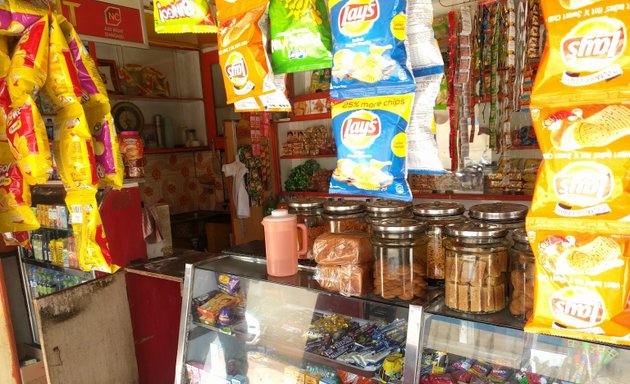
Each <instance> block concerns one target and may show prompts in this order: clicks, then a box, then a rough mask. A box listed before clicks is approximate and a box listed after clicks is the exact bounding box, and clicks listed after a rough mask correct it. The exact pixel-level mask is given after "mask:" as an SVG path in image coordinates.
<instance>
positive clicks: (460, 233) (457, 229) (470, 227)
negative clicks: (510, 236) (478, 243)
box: [446, 221, 508, 238]
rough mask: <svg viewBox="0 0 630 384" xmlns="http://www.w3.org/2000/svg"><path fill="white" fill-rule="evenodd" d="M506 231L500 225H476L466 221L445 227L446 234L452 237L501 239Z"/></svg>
mask: <svg viewBox="0 0 630 384" xmlns="http://www.w3.org/2000/svg"><path fill="white" fill-rule="evenodd" d="M507 233H508V230H507V229H505V228H504V227H503V226H501V225H497V224H486V223H476V222H472V221H467V222H465V223H457V224H449V225H447V226H446V234H447V235H448V236H453V237H486V238H488V237H493V238H501V237H505V235H507Z"/></svg>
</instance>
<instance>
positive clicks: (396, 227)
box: [372, 218, 427, 233]
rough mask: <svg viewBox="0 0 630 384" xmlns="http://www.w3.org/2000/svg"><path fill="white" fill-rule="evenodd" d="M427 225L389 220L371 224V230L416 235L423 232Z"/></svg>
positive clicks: (417, 221) (413, 220)
mask: <svg viewBox="0 0 630 384" xmlns="http://www.w3.org/2000/svg"><path fill="white" fill-rule="evenodd" d="M426 229H427V225H426V224H425V223H423V222H421V221H420V220H415V219H405V218H402V219H401V218H391V219H382V220H378V221H375V222H373V223H372V230H373V231H374V232H380V233H416V232H424V231H426Z"/></svg>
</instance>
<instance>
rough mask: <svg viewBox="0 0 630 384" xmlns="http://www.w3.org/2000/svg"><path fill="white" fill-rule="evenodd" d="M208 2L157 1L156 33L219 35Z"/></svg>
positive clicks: (155, 6) (155, 14)
mask: <svg viewBox="0 0 630 384" xmlns="http://www.w3.org/2000/svg"><path fill="white" fill-rule="evenodd" d="M212 13H213V9H212V4H211V2H210V1H208V0H155V1H154V2H153V19H154V25H155V32H156V33H217V30H218V29H217V23H216V22H215V20H214V16H213V15H212Z"/></svg>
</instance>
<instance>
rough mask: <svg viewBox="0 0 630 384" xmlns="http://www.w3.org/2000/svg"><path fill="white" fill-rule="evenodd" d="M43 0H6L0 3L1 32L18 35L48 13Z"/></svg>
mask: <svg viewBox="0 0 630 384" xmlns="http://www.w3.org/2000/svg"><path fill="white" fill-rule="evenodd" d="M48 10H49V8H48V2H47V1H43V0H6V1H2V2H1V3H0V34H2V35H13V36H17V35H20V34H22V33H23V32H24V30H25V29H27V28H28V27H30V26H31V25H32V24H33V23H35V22H37V21H38V20H39V19H40V18H41V17H42V16H45V15H46V14H48Z"/></svg>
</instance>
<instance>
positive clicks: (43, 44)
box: [7, 16, 49, 106]
mask: <svg viewBox="0 0 630 384" xmlns="http://www.w3.org/2000/svg"><path fill="white" fill-rule="evenodd" d="M48 43H49V33H48V16H45V17H42V18H40V19H39V20H38V21H37V22H36V23H34V24H33V25H31V26H30V27H29V28H28V29H27V30H26V31H25V32H24V34H23V35H22V37H20V40H19V41H18V43H17V45H16V47H15V51H14V52H13V57H12V58H11V67H10V68H9V75H8V79H9V80H8V82H7V83H8V85H9V94H10V95H11V101H12V102H13V104H14V106H15V104H18V103H19V104H20V105H21V103H22V101H23V99H24V96H26V95H31V96H33V97H34V96H35V95H36V94H37V93H38V92H39V90H40V89H41V88H42V87H43V86H44V83H45V82H46V74H47V73H48Z"/></svg>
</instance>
